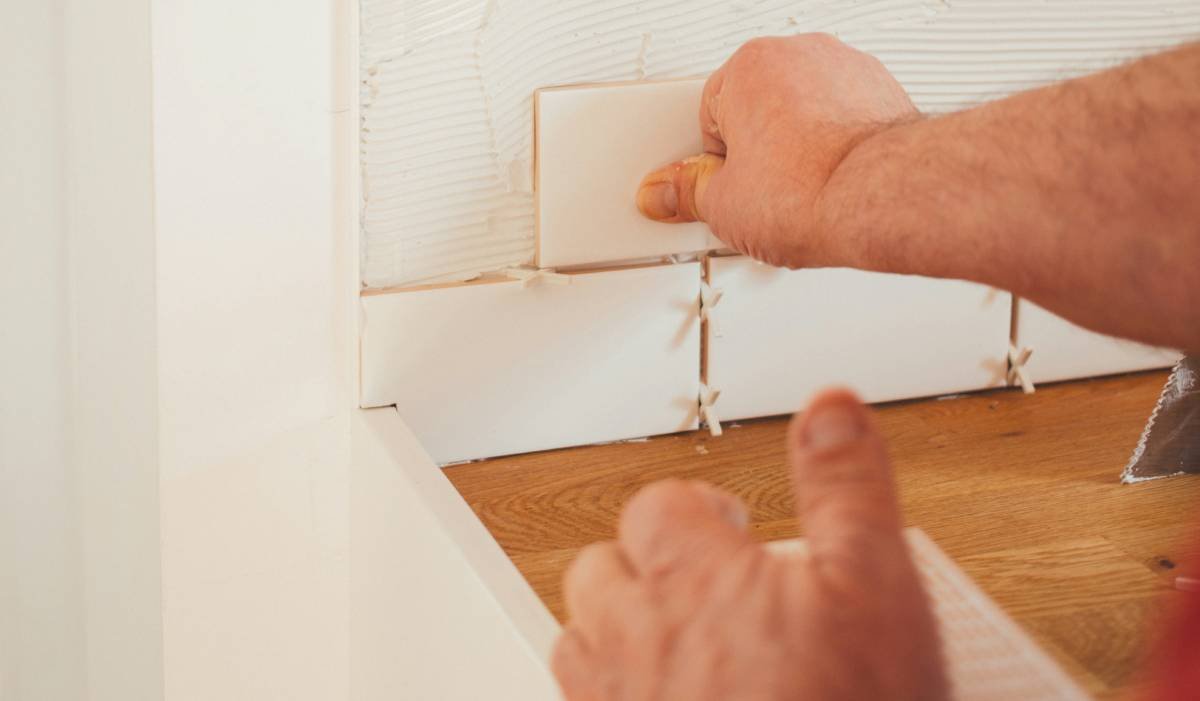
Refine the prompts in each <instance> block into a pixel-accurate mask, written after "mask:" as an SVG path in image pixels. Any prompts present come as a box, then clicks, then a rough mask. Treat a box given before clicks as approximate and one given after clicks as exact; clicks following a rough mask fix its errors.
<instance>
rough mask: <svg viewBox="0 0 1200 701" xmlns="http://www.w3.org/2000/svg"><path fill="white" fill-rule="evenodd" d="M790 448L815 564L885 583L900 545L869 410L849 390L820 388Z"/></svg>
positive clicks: (884, 460) (792, 431)
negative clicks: (820, 391) (820, 390)
mask: <svg viewBox="0 0 1200 701" xmlns="http://www.w3.org/2000/svg"><path fill="white" fill-rule="evenodd" d="M788 454H789V458H790V462H791V468H792V479H793V486H794V488H795V491H796V506H797V511H798V513H799V516H800V518H801V519H802V520H803V522H804V531H805V536H806V540H807V541H808V548H809V554H810V556H811V557H812V560H813V563H814V564H815V565H817V566H818V567H819V568H820V569H824V570H825V573H826V574H834V575H835V576H837V578H838V579H840V580H842V581H855V580H856V581H864V578H865V581H872V580H874V581H875V583H876V584H883V583H885V582H886V581H887V580H888V579H890V576H889V575H890V574H891V569H892V568H891V565H892V564H894V562H895V559H896V556H897V554H898V553H906V550H904V547H903V542H902V540H901V537H900V526H901V519H900V509H899V507H898V506H897V504H896V490H895V487H894V485H893V482H892V468H891V461H890V460H889V459H888V455H887V449H886V448H885V446H884V443H883V438H882V437H881V436H880V435H879V433H878V430H877V429H876V427H875V422H874V420H873V418H872V416H871V415H870V413H869V412H868V410H867V408H866V407H864V406H863V405H862V403H861V402H860V401H859V400H858V398H857V397H856V396H855V395H854V394H853V393H851V392H849V391H847V390H840V389H839V390H828V391H825V392H822V393H820V394H818V395H817V397H816V398H814V399H813V401H812V403H811V404H810V405H809V407H808V410H807V411H805V412H804V413H803V414H797V415H796V418H795V419H793V420H792V423H791V426H790V428H789V430H788ZM880 579H883V580H884V581H883V582H880V581H879V580H880Z"/></svg>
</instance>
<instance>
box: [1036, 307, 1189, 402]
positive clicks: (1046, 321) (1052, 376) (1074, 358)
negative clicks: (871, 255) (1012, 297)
mask: <svg viewBox="0 0 1200 701" xmlns="http://www.w3.org/2000/svg"><path fill="white" fill-rule="evenodd" d="M1016 331H1017V333H1016V343H1017V345H1018V346H1022V347H1024V346H1028V347H1030V348H1032V349H1033V355H1032V356H1030V358H1029V362H1028V363H1027V364H1026V366H1025V367H1026V372H1028V373H1029V379H1031V380H1033V382H1034V383H1035V384H1036V383H1038V382H1057V381H1059V380H1073V379H1078V378H1081V377H1098V376H1100V375H1113V374H1116V373H1120V372H1136V371H1138V370H1150V369H1152V368H1164V367H1167V366H1169V365H1172V364H1174V363H1175V361H1176V360H1178V359H1179V353H1178V352H1176V351H1173V350H1167V349H1163V348H1154V347H1152V346H1146V345H1143V344H1141V343H1136V342H1134V341H1127V340H1124V339H1120V338H1113V337H1112V336H1105V335H1103V334H1098V333H1095V332H1092V331H1088V330H1087V329H1084V328H1082V327H1079V326H1076V325H1075V324H1072V323H1071V322H1069V321H1067V320H1066V319H1063V318H1062V317H1059V316H1056V315H1055V314H1052V313H1051V312H1048V311H1046V310H1045V309H1042V308H1041V307H1039V306H1038V305H1036V304H1034V303H1033V302H1030V301H1029V300H1025V299H1022V300H1018V301H1017V329H1016Z"/></svg>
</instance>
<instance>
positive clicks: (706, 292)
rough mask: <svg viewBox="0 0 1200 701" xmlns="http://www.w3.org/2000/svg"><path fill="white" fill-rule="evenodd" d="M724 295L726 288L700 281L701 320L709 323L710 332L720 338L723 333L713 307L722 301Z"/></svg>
mask: <svg viewBox="0 0 1200 701" xmlns="http://www.w3.org/2000/svg"><path fill="white" fill-rule="evenodd" d="M724 295H725V291H724V290H720V289H717V288H714V287H711V286H710V285H709V284H708V283H707V282H701V283H700V320H701V321H703V322H705V323H707V324H708V328H709V332H710V333H711V334H712V335H713V336H715V337H716V338H720V337H721V335H722V334H721V330H720V328H719V327H718V326H717V323H716V320H715V319H714V318H713V314H712V309H713V307H716V306H717V304H718V303H720V301H721V298H722V297H723V296H724Z"/></svg>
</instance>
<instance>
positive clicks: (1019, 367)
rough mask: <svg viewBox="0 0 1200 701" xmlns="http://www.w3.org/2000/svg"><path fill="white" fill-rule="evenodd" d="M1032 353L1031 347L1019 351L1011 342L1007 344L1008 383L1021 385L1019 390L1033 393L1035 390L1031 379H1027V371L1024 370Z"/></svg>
mask: <svg viewBox="0 0 1200 701" xmlns="http://www.w3.org/2000/svg"><path fill="white" fill-rule="evenodd" d="M1032 355H1033V349H1032V348H1029V347H1028V346H1026V347H1025V348H1022V349H1021V350H1019V351H1018V350H1017V347H1016V346H1014V345H1012V344H1009V346H1008V383H1009V384H1019V385H1021V391H1023V392H1025V394H1033V393H1034V392H1035V391H1036V390H1037V388H1036V387H1034V386H1033V380H1031V379H1029V373H1027V372H1026V371H1025V366H1026V365H1027V364H1028V363H1029V358H1030V356H1032Z"/></svg>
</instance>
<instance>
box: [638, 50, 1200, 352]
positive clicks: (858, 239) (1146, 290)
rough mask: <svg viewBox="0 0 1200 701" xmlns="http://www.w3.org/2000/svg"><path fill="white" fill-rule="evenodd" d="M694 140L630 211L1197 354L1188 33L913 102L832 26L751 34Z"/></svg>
mask: <svg viewBox="0 0 1200 701" xmlns="http://www.w3.org/2000/svg"><path fill="white" fill-rule="evenodd" d="M700 125H701V130H702V132H703V133H704V135H705V141H704V143H705V149H706V150H707V153H706V154H704V155H702V156H698V157H697V158H693V159H689V160H688V161H685V162H680V163H676V164H670V165H668V166H666V167H664V168H663V169H661V170H659V171H656V172H655V173H652V174H650V175H649V176H647V178H646V180H645V182H644V184H643V187H642V189H641V190H640V191H639V196H638V202H639V206H640V208H641V209H642V211H643V213H645V214H646V215H647V216H650V217H651V218H655V219H659V220H663V221H692V220H696V219H699V220H703V221H707V222H708V223H709V226H710V228H712V230H713V232H714V233H715V234H716V235H717V237H719V238H720V239H721V240H722V241H724V242H725V243H726V244H727V245H729V246H731V247H732V248H734V249H737V250H738V251H741V252H743V253H747V254H749V255H751V256H754V257H755V258H758V259H760V260H763V261H765V262H768V263H772V264H775V265H780V266H786V267H791V268H801V267H853V268H861V269H866V270H878V271H884V272H896V273H912V274H919V275H928V276H932V277H949V278H961V279H966V280H974V281H977V282H981V283H985V284H988V285H993V286H996V287H1000V288H1003V289H1006V290H1011V291H1012V292H1014V293H1016V294H1018V295H1020V296H1022V297H1025V298H1028V299H1030V300H1033V301H1034V302H1037V303H1038V304H1040V305H1042V306H1044V307H1046V308H1048V309H1050V310H1052V311H1054V312H1057V313H1058V314H1060V315H1062V316H1064V317H1066V318H1068V319H1071V320H1072V321H1074V322H1076V323H1078V324H1081V325H1083V326H1086V327H1088V328H1091V329H1094V330H1097V331H1102V332H1105V333H1108V334H1112V335H1117V336H1124V337H1128V338H1133V339H1136V340H1140V341H1144V342H1148V343H1153V344H1155V345H1161V346H1168V347H1173V348H1183V349H1198V350H1200V304H1197V300H1198V299H1200V44H1192V45H1188V46H1184V47H1181V48H1178V49H1175V50H1173V51H1170V52H1167V53H1163V54H1159V55H1156V56H1151V57H1148V58H1144V59H1142V60H1140V61H1136V62H1134V63H1130V64H1128V65H1125V66H1121V67H1118V68H1114V69H1112V70H1108V71H1105V72H1102V73H1097V74H1094V75H1090V76H1087V77H1083V78H1079V79H1077V80H1071V81H1067V82H1064V83H1059V84H1057V85H1052V86H1049V87H1045V88H1041V89H1038V90H1033V91H1029V92H1025V93H1020V94H1017V95H1014V96H1013V97H1010V98H1007V99H1004V100H1000V101H997V102H991V103H987V104H984V105H981V106H979V107H976V108H974V109H970V110H965V111H962V112H957V113H953V114H948V115H942V116H929V117H926V116H922V115H921V114H919V113H918V112H917V110H916V109H915V108H914V107H913V105H912V103H911V101H910V100H909V99H908V96H907V95H906V94H905V92H904V90H903V88H901V87H900V85H899V84H898V83H897V82H896V81H895V79H894V78H892V76H891V75H890V74H889V73H888V72H887V70H886V69H885V68H884V67H883V65H882V64H881V63H879V62H878V61H877V60H875V59H874V58H873V57H871V56H869V55H867V54H864V53H862V52H859V51H857V50H855V49H853V48H850V47H849V46H846V45H845V44H842V43H841V42H839V41H838V40H837V39H834V38H832V37H829V36H826V35H805V36H800V37H789V38H771V39H757V40H754V41H752V42H750V43H748V44H746V45H745V46H743V47H742V48H741V49H739V50H738V51H737V52H736V53H735V54H734V55H733V57H732V58H730V59H729V61H728V62H727V63H726V64H725V65H724V66H723V67H722V68H720V69H719V70H718V71H717V72H716V73H714V74H713V75H712V76H711V77H710V79H709V81H708V84H707V85H706V86H705V90H704V97H703V99H702V104H701V113H700Z"/></svg>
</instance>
